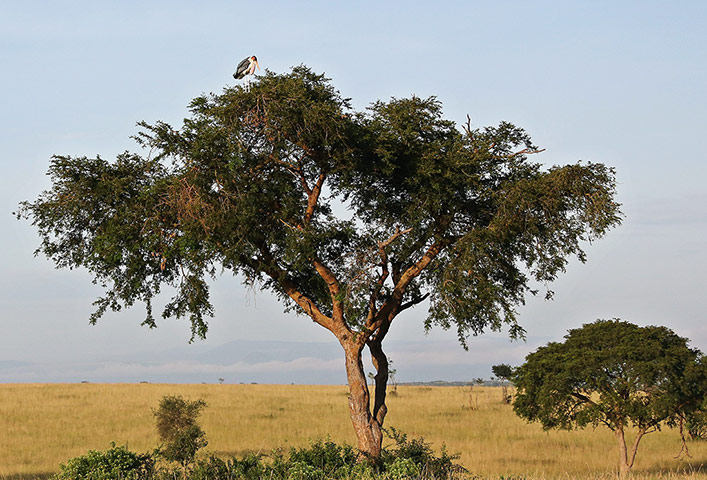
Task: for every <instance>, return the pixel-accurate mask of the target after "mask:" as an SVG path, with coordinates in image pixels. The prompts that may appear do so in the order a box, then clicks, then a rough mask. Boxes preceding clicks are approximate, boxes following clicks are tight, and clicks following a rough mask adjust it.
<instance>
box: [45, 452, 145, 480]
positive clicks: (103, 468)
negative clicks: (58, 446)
mask: <svg viewBox="0 0 707 480" xmlns="http://www.w3.org/2000/svg"><path fill="white" fill-rule="evenodd" d="M154 464H155V463H154V460H153V459H152V457H151V456H150V454H138V453H135V452H131V451H130V450H128V449H127V447H126V446H120V447H116V446H115V443H111V448H110V449H108V450H106V451H105V452H99V451H96V450H89V452H88V453H87V454H86V455H82V456H80V457H76V458H72V459H71V460H69V461H68V462H66V464H62V465H61V466H60V469H61V470H60V472H59V473H58V474H56V475H55V476H54V479H55V480H115V479H124V480H143V479H148V478H150V477H151V475H152V472H153V469H154Z"/></svg>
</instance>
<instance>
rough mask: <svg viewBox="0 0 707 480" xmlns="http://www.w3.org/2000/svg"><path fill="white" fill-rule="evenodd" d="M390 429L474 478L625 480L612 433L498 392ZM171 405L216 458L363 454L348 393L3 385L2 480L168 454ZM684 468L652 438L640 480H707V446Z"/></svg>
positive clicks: (403, 405) (414, 392) (412, 406)
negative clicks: (182, 405)
mask: <svg viewBox="0 0 707 480" xmlns="http://www.w3.org/2000/svg"><path fill="white" fill-rule="evenodd" d="M398 392H399V394H398V395H397V396H391V397H389V402H388V403H389V407H390V410H389V411H390V413H389V415H388V418H387V420H386V424H387V426H392V427H395V428H397V429H399V430H401V431H403V432H406V433H408V434H409V435H410V436H423V437H425V439H426V440H427V441H430V442H433V444H434V446H435V447H436V448H439V447H441V445H442V444H443V443H444V444H446V446H447V449H448V451H450V452H459V453H460V454H461V458H460V462H461V463H462V464H463V465H464V466H465V467H467V468H468V469H469V470H470V471H471V472H473V473H474V474H477V475H481V476H484V477H488V478H499V476H501V475H503V476H506V477H508V476H516V478H518V477H525V478H533V479H541V478H564V479H568V478H584V479H605V478H606V479H608V478H614V475H613V471H614V470H615V468H616V456H617V454H616V451H615V444H614V438H613V435H612V434H611V433H610V432H609V431H607V430H606V429H603V428H598V429H596V430H591V429H588V430H582V431H576V432H555V431H552V432H543V431H542V429H541V428H540V427H539V426H537V425H529V424H527V423H525V422H524V421H522V420H520V419H518V418H517V417H515V415H514V414H513V412H512V410H511V408H510V406H508V405H502V404H501V403H500V398H501V393H500V390H499V389H497V388H483V387H482V388H479V387H476V388H474V390H473V393H472V397H471V399H472V400H473V401H472V404H473V405H474V406H477V407H478V408H476V409H470V408H468V407H469V403H470V396H469V391H468V389H464V388H457V387H413V386H405V387H398ZM164 395H182V396H184V397H185V398H189V399H198V398H202V399H204V400H205V401H206V402H207V403H208V407H207V408H206V409H205V410H204V413H203V415H202V417H201V423H202V426H203V428H204V430H205V431H206V434H207V437H208V440H209V446H208V447H207V448H208V451H209V452H211V453H214V454H217V455H224V456H226V455H234V454H235V455H241V454H243V453H244V452H246V451H253V450H255V451H260V452H263V453H267V452H269V451H271V450H272V449H274V448H276V447H281V446H285V447H289V446H303V445H307V444H308V443H309V441H310V440H313V439H317V438H326V437H330V438H331V439H332V440H334V441H337V442H347V443H351V444H354V443H355V438H354V436H353V430H352V428H351V424H350V421H349V419H348V411H347V401H346V387H344V386H302V385H164V384H139V385H125V384H108V385H101V384H42V385H29V384H18V385H0V478H21V477H22V476H27V478H36V477H37V476H43V475H46V474H48V473H53V472H56V471H57V470H58V465H59V464H60V463H61V462H64V461H66V460H67V459H69V458H71V457H74V456H77V455H81V454H83V453H85V452H86V451H87V450H89V449H96V450H104V449H106V448H108V447H109V445H110V442H111V441H115V442H116V443H118V444H128V446H129V448H130V449H131V450H135V451H150V450H152V449H153V448H154V447H156V446H157V444H158V438H157V435H156V433H155V429H154V417H153V415H152V409H153V408H155V407H156V406H157V404H158V402H159V400H160V399H161V398H162V397H163V396H164ZM689 447H690V453H691V454H692V458H691V459H684V458H683V459H675V458H674V457H675V455H677V454H678V452H679V451H680V438H679V435H678V434H677V433H676V432H674V431H670V430H665V431H663V432H659V433H655V434H651V435H649V436H647V437H646V438H645V439H644V441H643V442H642V444H641V447H640V450H639V453H638V458H637V462H636V467H635V470H636V476H635V478H640V479H643V478H645V479H648V478H690V479H707V474H703V473H701V471H702V470H703V469H704V467H703V464H707V442H691V443H689Z"/></svg>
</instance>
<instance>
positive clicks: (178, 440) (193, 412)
mask: <svg viewBox="0 0 707 480" xmlns="http://www.w3.org/2000/svg"><path fill="white" fill-rule="evenodd" d="M204 407H206V402H204V401H203V400H195V401H189V400H185V399H184V398H182V397H181V396H179V395H177V396H166V397H163V398H162V400H161V401H160V405H159V407H158V409H157V410H156V411H155V412H154V414H155V417H156V418H157V433H159V436H160V439H161V440H162V441H163V442H164V445H163V446H162V447H160V449H159V452H160V454H161V455H162V456H163V457H164V458H165V459H166V460H168V461H170V462H177V463H179V464H180V465H181V466H182V467H183V468H184V469H186V468H187V466H188V465H189V464H191V463H192V462H193V461H194V457H195V456H196V452H197V451H198V450H199V449H201V448H203V447H205V446H206V445H207V443H208V442H207V441H206V434H205V433H204V431H203V430H202V429H201V427H200V426H199V424H198V423H197V417H198V416H199V414H200V413H201V410H202V409H203V408H204Z"/></svg>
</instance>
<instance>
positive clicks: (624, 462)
mask: <svg viewBox="0 0 707 480" xmlns="http://www.w3.org/2000/svg"><path fill="white" fill-rule="evenodd" d="M614 434H616V440H618V442H619V477H620V478H626V476H627V475H628V473H629V471H630V470H631V466H630V465H629V464H628V452H627V451H626V439H625V437H624V428H623V426H621V425H619V426H618V427H617V428H616V430H614Z"/></svg>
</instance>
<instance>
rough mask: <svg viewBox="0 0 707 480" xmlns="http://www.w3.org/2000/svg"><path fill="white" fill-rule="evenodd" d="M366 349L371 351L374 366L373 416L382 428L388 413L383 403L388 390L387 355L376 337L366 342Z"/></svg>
mask: <svg viewBox="0 0 707 480" xmlns="http://www.w3.org/2000/svg"><path fill="white" fill-rule="evenodd" d="M368 349H369V350H370V351H371V359H372V360H373V366H374V367H375V368H376V376H375V381H376V389H375V394H374V397H373V418H375V420H376V421H377V422H378V425H379V427H381V428H382V427H383V421H384V420H385V415H386V414H387V413H388V407H387V406H386V405H385V397H386V393H387V391H388V374H389V368H388V357H387V355H386V354H385V353H384V352H383V347H382V345H381V342H380V340H378V339H374V340H372V341H370V342H368Z"/></svg>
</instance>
